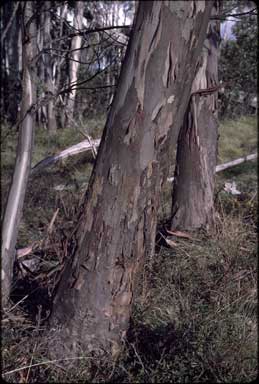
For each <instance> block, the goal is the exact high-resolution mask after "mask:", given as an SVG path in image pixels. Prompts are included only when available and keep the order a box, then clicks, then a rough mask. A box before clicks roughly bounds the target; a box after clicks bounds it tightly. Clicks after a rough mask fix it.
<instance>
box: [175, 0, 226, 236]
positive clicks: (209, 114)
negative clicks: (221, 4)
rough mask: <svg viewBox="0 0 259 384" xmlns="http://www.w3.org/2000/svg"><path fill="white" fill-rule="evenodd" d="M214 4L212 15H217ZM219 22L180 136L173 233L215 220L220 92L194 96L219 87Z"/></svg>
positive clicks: (213, 27)
mask: <svg viewBox="0 0 259 384" xmlns="http://www.w3.org/2000/svg"><path fill="white" fill-rule="evenodd" d="M217 8H218V4H217V2H215V3H214V7H213V11H212V14H213V15H216V14H217V12H218V9H217ZM219 39H220V32H219V22H218V21H217V20H211V21H210V23H209V26H208V32H207V38H206V40H205V42H204V47H203V52H202V57H201V66H200V68H199V70H198V71H197V74H196V76H195V79H194V82H193V86H192V93H194V94H193V96H192V97H191V99H190V103H189V106H188V109H187V111H186V114H185V117H184V121H183V125H182V128H181V131H180V134H179V139H178V147H177V156H176V168H175V179H174V185H173V198H172V200H173V201H172V221H171V229H172V230H174V229H188V230H192V229H197V228H201V227H205V228H207V229H209V227H210V226H211V224H212V223H213V220H214V202H213V201H214V173H215V167H216V160H217V137H218V119H217V111H218V106H217V97H218V93H217V91H214V92H212V93H209V91H208V93H206V92H204V93H200V94H199V93H195V92H197V91H198V90H200V89H207V88H212V87H213V86H217V85H218V54H219V49H218V48H219Z"/></svg>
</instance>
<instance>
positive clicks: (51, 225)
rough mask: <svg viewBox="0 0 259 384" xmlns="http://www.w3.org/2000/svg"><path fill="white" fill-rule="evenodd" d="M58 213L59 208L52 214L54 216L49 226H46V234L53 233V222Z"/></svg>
mask: <svg viewBox="0 0 259 384" xmlns="http://www.w3.org/2000/svg"><path fill="white" fill-rule="evenodd" d="M58 213H59V208H58V209H57V210H56V211H55V212H54V215H53V217H52V219H51V221H50V223H49V226H48V234H49V235H50V234H51V233H52V231H53V226H54V223H55V220H56V218H57V215H58Z"/></svg>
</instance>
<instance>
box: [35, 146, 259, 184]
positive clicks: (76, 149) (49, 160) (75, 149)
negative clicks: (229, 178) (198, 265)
mask: <svg viewBox="0 0 259 384" xmlns="http://www.w3.org/2000/svg"><path fill="white" fill-rule="evenodd" d="M100 141H101V140H100V139H96V140H89V138H88V139H87V140H84V141H81V142H80V143H78V144H75V145H72V147H69V148H67V149H64V151H62V152H60V153H58V154H57V155H53V156H49V157H46V158H45V159H43V160H41V161H40V162H39V163H37V164H36V165H35V166H34V167H33V168H32V170H31V173H32V174H34V173H36V172H37V171H39V170H41V169H42V168H46V167H49V166H50V165H53V164H54V163H56V162H57V161H59V160H62V159H66V158H67V157H70V156H74V155H77V154H78V153H81V152H89V160H94V156H93V149H94V152H97V151H96V150H97V149H98V147H99V145H100ZM256 158H257V153H253V154H251V155H248V156H244V157H240V158H239V159H236V160H232V161H229V162H228V163H225V164H220V165H217V166H216V173H217V172H221V171H224V170H225V169H227V168H231V167H234V166H235V165H239V164H242V163H244V162H246V161H250V160H255V159H256ZM173 180H174V178H173V177H169V178H168V179H167V181H169V182H171V181H173Z"/></svg>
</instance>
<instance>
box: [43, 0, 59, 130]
mask: <svg viewBox="0 0 259 384" xmlns="http://www.w3.org/2000/svg"><path fill="white" fill-rule="evenodd" d="M50 9H51V2H50V1H46V2H45V10H44V11H45V12H44V14H45V20H44V40H45V42H46V43H48V45H49V48H50V50H49V51H48V52H47V54H46V55H45V62H44V67H45V74H46V86H47V92H46V93H47V96H48V95H49V101H48V104H47V128H48V132H49V133H50V134H54V133H56V131H57V121H56V112H55V102H54V99H53V98H52V97H51V96H53V95H54V93H55V84H54V74H53V64H54V63H53V62H54V58H53V54H52V51H51V48H52V43H51V40H52V38H51V33H50V32H51V17H50V16H51V14H50Z"/></svg>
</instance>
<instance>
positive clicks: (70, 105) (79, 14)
mask: <svg viewBox="0 0 259 384" xmlns="http://www.w3.org/2000/svg"><path fill="white" fill-rule="evenodd" d="M84 4H85V3H84V1H76V2H75V15H74V27H75V28H76V30H81V29H82V26H83V13H84ZM81 43H82V36H80V35H78V36H74V37H73V38H72V40H71V54H70V59H71V60H70V62H69V80H70V85H73V84H75V83H76V82H77V78H78V69H79V65H80V64H79V62H78V61H80V57H81V51H80V48H81ZM75 97H76V90H72V91H71V92H70V93H69V96H68V101H67V115H68V117H70V118H72V117H73V114H74V106H75ZM68 124H71V122H70V121H68Z"/></svg>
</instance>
